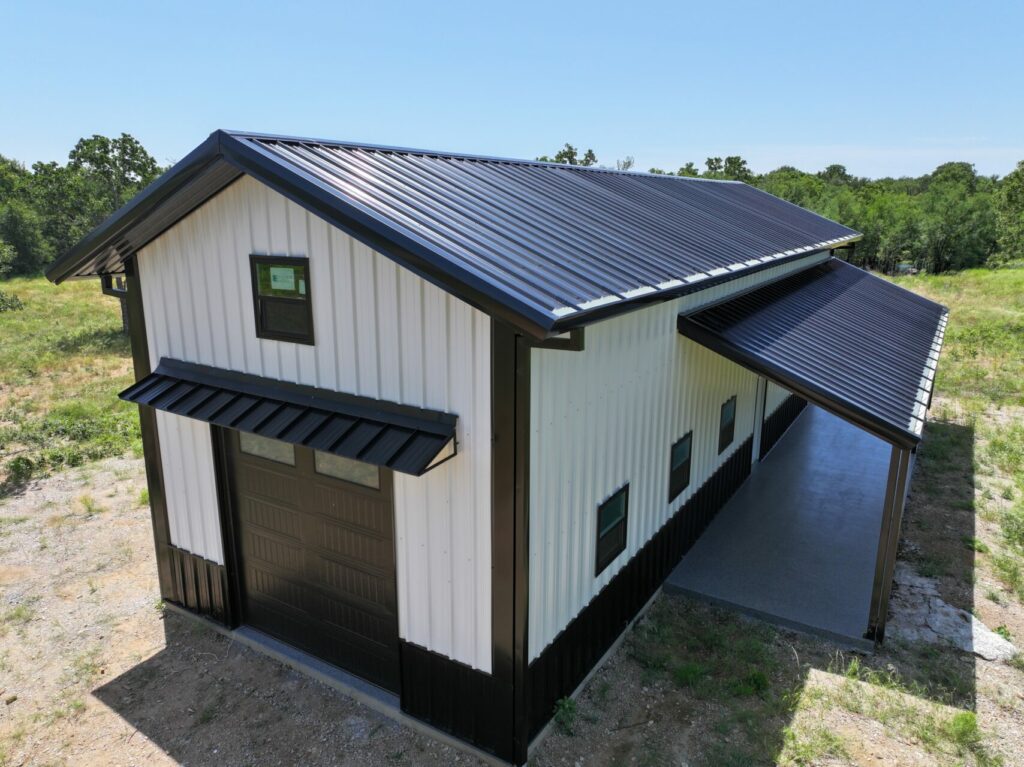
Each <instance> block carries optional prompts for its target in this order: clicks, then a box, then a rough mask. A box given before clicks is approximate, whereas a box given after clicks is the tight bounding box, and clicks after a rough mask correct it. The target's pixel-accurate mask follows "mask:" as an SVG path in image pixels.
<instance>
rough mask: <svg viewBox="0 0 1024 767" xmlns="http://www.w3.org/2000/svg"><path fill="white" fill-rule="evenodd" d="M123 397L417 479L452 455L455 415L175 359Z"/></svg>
mask: <svg viewBox="0 0 1024 767" xmlns="http://www.w3.org/2000/svg"><path fill="white" fill-rule="evenodd" d="M119 396H120V397H121V399H123V400H127V401H128V402H135V403H137V404H139V405H148V406H150V407H153V408H156V409H157V410H165V411H167V412H168V413H174V414H175V415H181V416H186V417H188V418H195V419H197V420H200V421H206V422H207V423H212V424H216V425H218V426H223V427H225V428H229V429H236V430H238V431H246V432H250V433H252V434H258V435H260V436H261V437H270V438H271V439H277V440H281V441H282V442H290V443H292V444H295V445H302V446H304V447H311V448H314V449H316V450H320V451H323V452H327V453H333V454H334V455H340V456H343V457H345V458H352V459H354V460H357V461H363V462H364V463H371V464H374V465H376V466H383V467H386V468H389V469H394V470H395V471H400V472H402V473H404V474H412V475H415V476H419V475H421V474H424V473H426V472H427V471H429V470H430V469H432V468H434V467H435V466H437V465H439V464H440V463H441V462H442V461H445V460H447V459H448V458H450V457H452V456H453V455H454V454H455V424H456V420H457V418H456V416H455V415H452V414H451V413H442V412H439V411H435V410H426V409H424V408H418V407H412V406H408V405H399V404H397V403H393V402H385V401H383V400H375V399H370V398H368V397H357V396H354V395H350V394H341V393H338V392H333V391H328V390H325V389H317V388H314V387H310V386H300V385H298V384H293V383H289V382H286V381H276V380H273V379H269V378H262V377H260V376H253V375H247V374H244V373H236V372H233V371H230V370H222V369H220V368H211V367H207V366H205V365H195V364H192V363H189V362H182V361H180V360H172V359H162V360H160V365H159V366H158V367H157V369H156V370H155V371H154V372H153V373H151V374H150V375H148V376H146V377H145V378H143V379H142V380H141V381H139V382H138V383H136V384H135V385H134V386H131V387H129V388H128V389H126V390H125V391H123V392H121V394H120V395H119Z"/></svg>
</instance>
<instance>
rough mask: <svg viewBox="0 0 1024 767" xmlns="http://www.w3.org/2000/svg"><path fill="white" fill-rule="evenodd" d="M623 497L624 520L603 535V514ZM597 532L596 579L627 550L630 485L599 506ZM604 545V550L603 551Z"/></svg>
mask: <svg viewBox="0 0 1024 767" xmlns="http://www.w3.org/2000/svg"><path fill="white" fill-rule="evenodd" d="M620 497H622V519H620V520H618V521H617V522H616V523H615V524H614V525H613V526H612V527H609V528H608V529H607V530H606V531H605V532H604V534H603V535H602V534H601V512H602V511H603V510H604V509H605V508H606V507H607V506H609V505H610V504H612V503H614V502H615V501H617V500H618V499H619V498H620ZM595 529H596V531H597V537H596V545H595V547H594V577H595V578H596V577H597V576H598V575H600V574H601V573H602V572H603V571H604V570H605V568H607V567H608V565H610V564H611V563H612V562H614V561H615V559H616V557H618V556H619V554H621V553H622V552H623V551H625V550H626V538H627V536H628V531H629V483H628V482H627V483H626V484H625V485H623V486H622V487H620V488H619V489H618V490H616V491H615V492H614V493H612V494H611V495H610V496H608V498H606V499H605V500H604V501H603V502H601V503H600V504H598V506H597V517H596V519H595ZM602 545H603V546H604V550H602Z"/></svg>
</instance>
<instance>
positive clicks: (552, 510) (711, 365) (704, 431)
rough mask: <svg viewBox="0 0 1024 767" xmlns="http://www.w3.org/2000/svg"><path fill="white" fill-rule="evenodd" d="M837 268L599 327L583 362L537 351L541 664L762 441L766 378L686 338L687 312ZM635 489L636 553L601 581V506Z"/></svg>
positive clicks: (535, 604) (732, 287)
mask: <svg viewBox="0 0 1024 767" xmlns="http://www.w3.org/2000/svg"><path fill="white" fill-rule="evenodd" d="M827 258H828V254H827V253H826V254H824V255H816V256H812V257H810V258H808V259H804V260H802V261H800V262H798V263H791V264H787V265H782V266H778V267H773V268H771V269H767V270H764V271H762V272H760V273H758V274H755V275H750V276H748V277H744V278H740V279H737V280H735V281H733V282H730V283H727V284H723V285H719V286H717V287H712V288H709V289H708V290H706V291H702V292H700V293H696V294H693V295H690V296H686V297H684V298H681V299H677V300H675V301H670V302H666V303H663V304H657V305H654V306H652V307H649V308H646V309H642V310H638V311H635V312H632V313H630V314H627V315H624V316H621V317H616V318H613V319H610V320H607V321H605V322H600V323H597V324H595V325H591V326H589V327H587V329H586V340H585V346H586V348H585V351H583V352H568V351H557V350H546V349H534V350H532V352H531V409H530V428H531V437H530V439H531V442H530V450H531V456H530V599H529V613H530V614H529V657H530V660H531V661H532V660H533V659H535V658H536V657H537V656H538V655H539V654H540V653H541V652H542V651H543V649H544V648H545V647H546V646H547V645H548V644H550V642H551V641H552V640H553V639H554V638H555V637H556V636H557V635H558V633H559V632H560V631H561V630H562V629H563V628H565V626H566V625H567V624H568V623H569V621H571V620H572V618H573V617H575V616H576V615H577V614H578V613H579V612H580V610H582V609H583V607H585V606H586V604H587V603H588V602H589V601H590V600H591V599H592V598H593V597H594V596H596V595H597V594H598V592H600V591H601V589H602V588H603V587H604V586H605V585H607V583H608V582H609V581H610V580H611V579H612V577H613V576H614V575H615V574H616V573H617V572H618V571H619V570H620V569H621V568H622V566H623V565H625V564H626V562H628V561H629V559H630V558H631V557H632V556H633V555H634V554H635V553H636V552H637V551H639V549H640V548H641V547H642V546H643V545H644V543H646V542H647V541H648V540H650V538H651V537H652V536H653V535H654V534H655V533H656V532H657V531H658V530H659V529H660V528H661V527H662V526H663V525H664V524H665V523H666V522H667V521H668V519H669V518H670V516H671V515H672V514H673V513H674V512H675V511H676V510H678V508H679V507H680V506H681V505H682V504H683V503H685V502H686V501H687V500H688V499H689V497H690V496H691V495H692V494H693V492H694V491H695V490H697V489H698V488H699V487H700V486H701V484H703V482H704V481H705V480H706V479H707V478H708V477H710V476H711V474H713V473H714V471H715V470H716V469H717V468H718V467H719V466H720V465H721V464H722V463H723V462H724V461H725V460H726V459H727V458H728V457H729V456H730V455H731V454H732V453H733V452H734V450H735V449H736V448H737V447H738V446H739V445H740V444H742V443H743V442H744V441H745V440H746V439H747V438H748V437H750V436H751V434H752V432H753V423H754V397H755V392H756V389H757V376H756V375H755V374H753V373H751V372H749V371H747V370H745V369H743V368H741V367H739V366H738V365H736V364H734V363H732V362H730V361H728V360H726V359H725V358H724V357H721V356H719V355H717V354H714V353H713V352H711V351H709V350H708V349H706V348H704V347H702V346H700V345H698V344H696V343H694V342H692V341H690V340H689V339H686V338H683V337H682V336H680V335H679V333H678V331H677V330H676V317H677V315H678V314H679V312H680V311H683V310H690V309H694V308H696V307H698V306H703V305H705V304H707V303H711V302H714V301H718V300H720V299H722V298H725V297H727V296H730V295H735V294H736V293H739V292H742V291H744V290H748V289H750V288H751V287H753V286H755V285H757V284H760V283H763V282H765V281H768V280H771V279H776V278H778V277H780V276H782V275H784V274H786V273H789V272H791V271H795V270H799V269H803V268H806V267H807V266H810V265H813V264H815V263H818V262H820V261H822V260H825V259H827ZM734 394H735V395H737V407H736V432H735V437H734V440H733V443H732V445H731V446H730V447H729V448H728V449H727V450H726V451H725V452H723V453H722V454H721V455H719V454H718V427H719V418H720V414H721V406H722V403H723V402H725V401H726V400H727V399H728V398H729V397H731V396H732V395H734ZM691 429H692V430H693V447H692V459H691V460H692V463H691V480H690V485H689V487H688V488H687V489H686V490H685V491H684V492H683V493H682V494H681V495H680V496H679V497H678V498H676V499H675V501H674V502H672V503H671V504H670V503H669V502H668V474H669V451H670V448H671V445H672V443H673V442H674V441H676V440H677V439H679V438H680V437H681V436H683V435H684V434H685V433H686V432H687V431H689V430H691ZM626 482H629V484H630V488H629V519H628V535H627V545H626V550H625V551H624V552H623V553H622V554H620V555H619V556H618V558H616V559H615V561H614V562H612V564H611V565H609V566H608V567H607V568H606V569H605V570H604V571H603V572H602V573H601V574H600V575H598V576H597V577H595V576H594V556H595V552H594V547H595V543H596V540H595V539H596V524H597V521H596V512H597V506H598V504H599V503H601V501H603V500H605V499H606V498H607V497H608V496H610V495H611V494H612V493H613V492H614V491H615V490H617V489H618V488H620V487H621V486H622V485H624V484H625V483H626Z"/></svg>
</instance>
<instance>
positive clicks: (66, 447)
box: [0, 277, 141, 497]
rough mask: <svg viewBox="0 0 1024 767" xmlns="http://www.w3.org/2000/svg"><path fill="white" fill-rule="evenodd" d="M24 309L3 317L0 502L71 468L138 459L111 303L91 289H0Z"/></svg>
mask: <svg viewBox="0 0 1024 767" xmlns="http://www.w3.org/2000/svg"><path fill="white" fill-rule="evenodd" d="M0 291H3V292H4V293H5V294H7V295H15V296H17V297H18V298H19V299H20V300H21V303H22V305H23V308H22V309H20V310H7V311H3V312H0V497H2V496H3V495H5V494H8V493H10V492H11V491H12V490H13V489H16V488H17V487H18V486H19V485H21V484H23V483H24V482H25V481H26V480H28V479H31V478H33V477H40V476H45V475H47V474H49V473H51V472H53V471H55V470H58V469H60V468H63V467H68V466H79V465H81V464H83V463H86V462H88V461H93V460H96V459H99V458H105V457H107V456H113V455H120V454H122V453H125V452H129V451H134V452H138V451H140V450H141V439H140V435H139V424H138V415H137V411H136V408H135V407H134V406H131V405H129V404H127V403H125V402H121V401H120V400H118V399H117V397H116V394H117V392H119V391H121V390H122V389H124V388H125V387H127V386H128V385H129V384H130V383H131V381H132V373H131V350H130V348H129V344H128V338H127V336H125V335H124V334H123V333H122V332H121V314H120V309H119V306H118V302H117V300H116V299H113V298H110V297H108V296H104V295H103V294H102V293H101V292H100V289H99V283H98V282H97V281H96V280H88V281H82V282H71V283H65V284H64V285H61V286H60V287H56V286H54V285H51V284H50V283H49V282H47V281H46V280H45V279H43V278H42V277H39V278H34V279H13V280H5V281H0Z"/></svg>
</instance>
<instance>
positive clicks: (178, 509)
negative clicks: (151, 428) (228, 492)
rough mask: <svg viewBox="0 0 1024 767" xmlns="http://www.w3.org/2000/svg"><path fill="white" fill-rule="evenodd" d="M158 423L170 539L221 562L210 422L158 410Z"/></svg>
mask: <svg viewBox="0 0 1024 767" xmlns="http://www.w3.org/2000/svg"><path fill="white" fill-rule="evenodd" d="M156 424H157V426H156V428H157V434H159V435H160V463H161V466H162V467H163V472H164V493H165V495H166V498H167V509H168V514H167V521H168V523H169V525H170V528H171V542H172V543H173V544H174V545H175V546H180V547H181V548H183V549H187V550H188V551H191V552H192V553H193V554H198V555H199V556H201V557H205V558H206V559H209V560H212V561H213V562H216V563H217V564H221V565H222V564H224V547H223V546H222V544H221V536H220V518H219V517H218V516H217V484H216V478H215V476H214V472H213V445H212V443H211V440H210V427H209V426H207V425H206V424H205V423H202V422H201V421H194V420H192V419H191V418H182V417H181V416H178V415H174V414H173V413H164V412H162V411H159V410H158V411H156ZM211 498H212V499H213V502H212V504H211V503H210V499H211ZM172 509H173V511H171V510H172Z"/></svg>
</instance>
